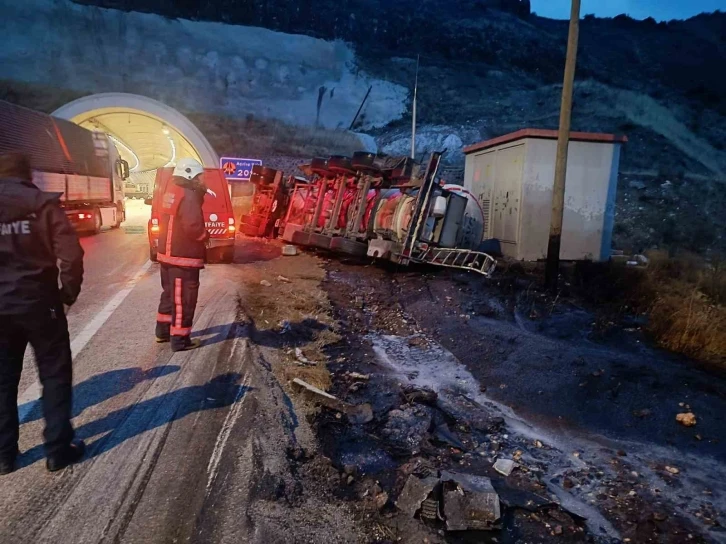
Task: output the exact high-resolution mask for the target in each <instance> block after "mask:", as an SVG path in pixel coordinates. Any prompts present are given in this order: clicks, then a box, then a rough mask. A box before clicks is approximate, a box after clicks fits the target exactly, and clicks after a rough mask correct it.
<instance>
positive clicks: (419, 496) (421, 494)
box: [396, 474, 439, 517]
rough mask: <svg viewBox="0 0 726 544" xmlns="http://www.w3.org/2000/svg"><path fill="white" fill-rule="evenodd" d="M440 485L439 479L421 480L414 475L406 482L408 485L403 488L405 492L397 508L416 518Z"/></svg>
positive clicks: (399, 497)
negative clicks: (422, 506) (424, 503)
mask: <svg viewBox="0 0 726 544" xmlns="http://www.w3.org/2000/svg"><path fill="white" fill-rule="evenodd" d="M438 484H439V479H438V478H436V477H432V476H429V477H427V478H419V477H418V476H415V475H413V474H412V475H411V476H409V477H408V480H406V485H404V486H403V490H402V491H401V494H400V495H399V496H398V500H397V501H396V506H397V507H398V509H399V510H401V511H402V512H404V513H406V514H408V515H409V516H411V517H413V516H415V515H416V513H417V512H418V511H419V510H420V509H421V505H422V504H423V502H424V501H425V500H426V499H427V498H428V497H429V495H430V494H431V492H432V491H433V490H434V488H435V487H436V486H437V485H438Z"/></svg>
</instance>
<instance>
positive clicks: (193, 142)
mask: <svg viewBox="0 0 726 544" xmlns="http://www.w3.org/2000/svg"><path fill="white" fill-rule="evenodd" d="M126 114H128V119H129V121H128V122H129V124H130V123H131V119H132V117H133V118H134V119H135V120H136V122H146V123H151V122H152V120H153V121H154V122H156V123H159V124H160V126H161V127H164V128H163V130H164V133H165V135H166V138H167V139H168V140H170V142H171V151H170V152H169V153H168V155H171V156H170V157H166V156H164V159H166V158H170V159H172V160H173V158H174V156H176V152H177V148H180V149H179V151H180V153H182V152H184V150H187V151H188V152H185V153H184V154H185V155H194V154H196V157H194V158H197V159H199V160H200V161H201V163H202V164H203V165H204V166H205V167H207V168H219V156H218V155H217V153H216V151H215V150H214V148H213V147H212V146H211V144H210V143H209V141H208V140H207V138H206V137H205V136H204V134H202V132H201V131H200V130H199V129H198V128H197V127H196V126H194V124H193V123H192V122H191V121H190V120H189V119H188V118H187V117H185V116H184V115H182V114H181V113H179V112H178V111H177V110H175V109H174V108H171V107H169V106H167V105H166V104H163V103H161V102H159V101H157V100H154V99H152V98H148V97H146V96H141V95H137V94H129V93H101V94H93V95H90V96H85V97H83V98H79V99H77V100H74V101H73V102H69V103H68V104H66V105H65V106H62V107H60V108H58V109H57V110H56V111H54V112H53V115H54V116H55V117H60V118H61V119H67V120H69V121H73V122H74V123H77V124H79V125H81V126H87V127H88V128H97V129H100V130H104V131H106V132H108V133H110V134H111V135H112V136H113V135H114V133H115V132H116V133H118V130H114V126H113V124H114V123H116V124H118V121H113V123H110V124H111V126H106V125H101V126H98V125H99V124H100V122H98V121H97V119H98V118H102V119H113V118H118V117H119V116H121V115H126ZM89 124H95V125H96V126H95V127H93V126H89ZM166 127H168V128H166ZM138 134H143V135H144V137H143V138H142V137H141V136H134V138H136V139H137V140H138V141H137V142H136V143H135V142H129V141H125V139H123V138H120V137H117V138H116V143H117V144H119V145H117V147H119V146H121V147H122V148H127V150H126V151H128V150H129V148H130V150H131V155H132V156H133V157H134V158H135V159H136V160H137V162H140V161H138V158H139V156H141V155H142V153H145V152H146V151H147V150H148V152H149V154H150V155H152V156H156V151H155V150H154V149H150V148H151V147H153V146H156V145H158V144H156V142H154V139H156V140H158V139H159V138H158V137H157V138H153V137H152V136H154V135H153V134H151V132H149V131H146V130H144V131H143V132H138ZM169 134H171V136H169ZM157 136H158V135H157ZM122 140H123V141H122ZM174 140H177V144H176V146H175V145H174ZM187 144H188V145H187ZM147 148H149V149H147ZM191 150H193V152H192V151H191ZM120 151H122V155H123V151H124V150H123V149H121V150H120ZM180 156H181V155H180ZM159 160H161V161H162V163H163V159H159ZM129 162H130V164H131V166H132V167H133V166H134V164H133V161H129ZM148 162H152V161H148ZM156 162H158V161H156ZM169 162H171V161H169ZM159 166H164V164H161V163H160V164H149V165H148V169H151V168H157V167H159ZM138 168H140V169H143V168H146V166H142V165H141V164H140V163H139V166H138Z"/></svg>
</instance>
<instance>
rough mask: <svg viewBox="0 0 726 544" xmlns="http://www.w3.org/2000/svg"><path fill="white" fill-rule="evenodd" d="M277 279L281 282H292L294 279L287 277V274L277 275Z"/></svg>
mask: <svg viewBox="0 0 726 544" xmlns="http://www.w3.org/2000/svg"><path fill="white" fill-rule="evenodd" d="M277 281H279V282H281V283H292V280H291V279H290V278H286V277H285V276H277Z"/></svg>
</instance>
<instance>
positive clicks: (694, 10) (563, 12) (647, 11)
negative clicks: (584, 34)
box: [532, 0, 726, 21]
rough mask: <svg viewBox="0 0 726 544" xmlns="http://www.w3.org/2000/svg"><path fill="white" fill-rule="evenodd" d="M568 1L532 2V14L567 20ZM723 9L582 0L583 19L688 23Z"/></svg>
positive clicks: (701, 2) (721, 4)
mask: <svg viewBox="0 0 726 544" xmlns="http://www.w3.org/2000/svg"><path fill="white" fill-rule="evenodd" d="M570 5H571V2H570V0H532V11H535V12H536V13H537V15H541V16H542V17H551V18H553V19H568V18H569V16H570ZM717 9H721V10H724V9H726V0H582V15H587V14H588V13H594V14H595V15H597V16H598V17H614V16H616V15H620V14H621V13H627V14H628V15H630V16H631V17H633V18H635V19H645V18H647V17H653V18H654V19H656V20H658V21H668V20H670V19H687V18H689V17H692V16H694V15H698V14H699V13H702V12H704V11H715V10H717Z"/></svg>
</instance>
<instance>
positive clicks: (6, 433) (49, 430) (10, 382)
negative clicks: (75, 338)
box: [0, 304, 74, 460]
mask: <svg viewBox="0 0 726 544" xmlns="http://www.w3.org/2000/svg"><path fill="white" fill-rule="evenodd" d="M28 344H30V345H31V346H32V348H33V351H34V352H35V360H36V362H37V365H38V376H39V377H40V383H41V385H42V386H43V397H42V401H41V405H42V407H43V416H44V417H45V431H44V434H43V436H44V439H45V451H46V454H47V455H49V456H53V455H56V454H61V453H62V452H63V451H64V450H65V449H66V448H67V447H68V446H69V445H70V443H71V440H73V437H74V431H73V427H72V426H71V412H72V409H73V408H72V396H73V365H72V360H71V343H70V339H69V337H68V321H66V316H65V314H64V313H63V306H62V305H61V304H58V305H57V306H56V307H54V308H47V309H42V310H38V311H34V312H32V313H28V314H23V315H0V458H2V459H4V460H12V459H15V456H16V453H17V451H18V433H19V424H20V422H19V421H18V385H19V383H20V373H21V372H22V370H23V356H24V355H25V350H26V348H27V346H28Z"/></svg>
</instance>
